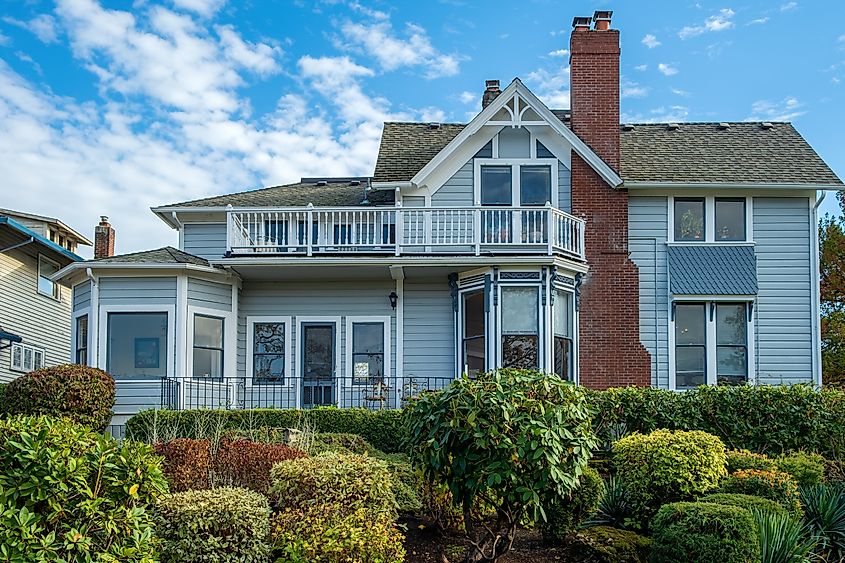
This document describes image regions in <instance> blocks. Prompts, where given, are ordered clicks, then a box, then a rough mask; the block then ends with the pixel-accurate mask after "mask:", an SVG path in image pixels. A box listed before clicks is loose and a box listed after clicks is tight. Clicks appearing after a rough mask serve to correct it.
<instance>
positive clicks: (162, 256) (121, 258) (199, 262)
mask: <svg viewBox="0 0 845 563" xmlns="http://www.w3.org/2000/svg"><path fill="white" fill-rule="evenodd" d="M86 264H88V265H90V266H97V265H99V264H127V265H129V264H163V265H173V264H191V265H194V266H207V267H210V266H211V264H209V262H208V260H206V259H205V258H200V257H199V256H194V255H193V254H188V253H187V252H183V251H181V250H179V249H178V248H173V247H172V246H165V247H163V248H157V249H155V250H144V251H142V252H132V253H130V254H119V255H117V256H109V257H108V258H99V259H97V260H88V261H87V262H86Z"/></svg>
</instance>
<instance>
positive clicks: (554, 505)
mask: <svg viewBox="0 0 845 563" xmlns="http://www.w3.org/2000/svg"><path fill="white" fill-rule="evenodd" d="M603 496H604V481H602V480H601V477H600V476H599V473H598V471H596V470H595V469H593V468H592V467H589V466H587V467H586V468H584V473H583V474H582V475H581V477H580V478H579V480H578V485H577V487H575V488H574V489H572V490H571V491H570V492H569V494H567V495H566V496H565V497H563V498H560V497H559V496H557V495H554V496H552V499H551V501H549V502H548V503H547V504H544V505H543V511H544V512H545V513H546V520H545V522H541V523H540V529H541V530H542V532H543V537H544V538H545V539H547V540H550V539H553V540H563V539H565V538H566V537H567V536H569V535H570V534H572V533H573V532H574V531H575V530H577V529H578V526H580V525H581V524H582V523H583V522H585V521H586V520H587V519H588V518H589V517H590V516H592V515H593V514H594V513H595V512H596V510H597V509H598V507H599V501H600V500H601V499H602V497H603Z"/></svg>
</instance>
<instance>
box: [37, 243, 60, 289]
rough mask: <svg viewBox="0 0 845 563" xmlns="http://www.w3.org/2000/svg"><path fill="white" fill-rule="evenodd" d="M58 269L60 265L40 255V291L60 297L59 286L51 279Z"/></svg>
mask: <svg viewBox="0 0 845 563" xmlns="http://www.w3.org/2000/svg"><path fill="white" fill-rule="evenodd" d="M58 271H59V265H58V264H57V263H56V262H53V261H52V260H50V259H49V258H45V257H44V256H41V255H40V254H39V255H38V293H40V294H42V295H46V296H48V297H52V298H53V299H58V298H59V286H58V284H56V283H54V282H53V281H52V280H51V279H50V276H52V275H53V274H55V273H56V272H58Z"/></svg>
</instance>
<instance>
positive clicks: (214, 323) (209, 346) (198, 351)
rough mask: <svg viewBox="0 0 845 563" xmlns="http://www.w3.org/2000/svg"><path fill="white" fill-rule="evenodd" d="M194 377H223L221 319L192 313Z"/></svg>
mask: <svg viewBox="0 0 845 563" xmlns="http://www.w3.org/2000/svg"><path fill="white" fill-rule="evenodd" d="M193 375H194V377H198V378H208V379H222V378H223V319H221V318H218V317H209V316H206V315H194V369H193Z"/></svg>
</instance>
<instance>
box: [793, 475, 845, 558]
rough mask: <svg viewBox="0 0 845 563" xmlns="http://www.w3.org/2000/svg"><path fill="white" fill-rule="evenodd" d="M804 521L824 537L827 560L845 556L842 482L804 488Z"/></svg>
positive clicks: (844, 515) (844, 509) (844, 504)
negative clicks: (840, 483)
mask: <svg viewBox="0 0 845 563" xmlns="http://www.w3.org/2000/svg"><path fill="white" fill-rule="evenodd" d="M801 504H802V505H803V507H804V520H805V521H806V522H807V526H808V527H809V529H810V530H811V531H812V533H813V535H815V536H818V537H820V538H822V540H823V547H824V550H825V551H826V555H827V558H826V561H842V560H843V559H845V490H843V487H842V486H841V485H816V486H814V487H802V488H801Z"/></svg>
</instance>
